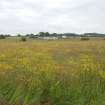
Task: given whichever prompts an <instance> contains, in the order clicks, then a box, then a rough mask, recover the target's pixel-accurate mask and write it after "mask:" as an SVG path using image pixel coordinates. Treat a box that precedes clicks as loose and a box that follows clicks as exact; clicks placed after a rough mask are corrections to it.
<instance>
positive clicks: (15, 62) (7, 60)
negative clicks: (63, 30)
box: [0, 38, 105, 105]
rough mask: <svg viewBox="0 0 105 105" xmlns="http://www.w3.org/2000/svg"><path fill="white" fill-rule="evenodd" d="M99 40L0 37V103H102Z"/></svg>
mask: <svg viewBox="0 0 105 105" xmlns="http://www.w3.org/2000/svg"><path fill="white" fill-rule="evenodd" d="M104 45H105V41H104V40H102V39H90V40H89V41H81V40H80V39H78V38H77V39H66V40H54V41H45V40H28V41H26V42H21V41H20V40H19V39H17V38H14V39H12V38H9V39H4V40H0V103H4V104H5V103H6V104H5V105H7V103H10V104H11V105H13V104H16V105H17V103H20V105H21V104H22V105H30V104H34V105H45V103H46V104H48V105H105V57H104V56H105V46H104Z"/></svg>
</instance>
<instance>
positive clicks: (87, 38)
mask: <svg viewBox="0 0 105 105" xmlns="http://www.w3.org/2000/svg"><path fill="white" fill-rule="evenodd" d="M81 40H90V39H89V37H81Z"/></svg>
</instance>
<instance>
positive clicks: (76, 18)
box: [0, 0, 105, 34]
mask: <svg viewBox="0 0 105 105" xmlns="http://www.w3.org/2000/svg"><path fill="white" fill-rule="evenodd" d="M42 31H44V32H50V33H53V32H57V33H68V32H71V33H73V32H74V33H85V32H98V33H105V0H0V33H3V34H18V33H21V34H27V33H38V32H42Z"/></svg>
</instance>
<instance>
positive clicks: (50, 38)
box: [39, 36, 58, 40]
mask: <svg viewBox="0 0 105 105" xmlns="http://www.w3.org/2000/svg"><path fill="white" fill-rule="evenodd" d="M39 38H40V39H44V40H56V39H58V37H55V36H44V37H39Z"/></svg>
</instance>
